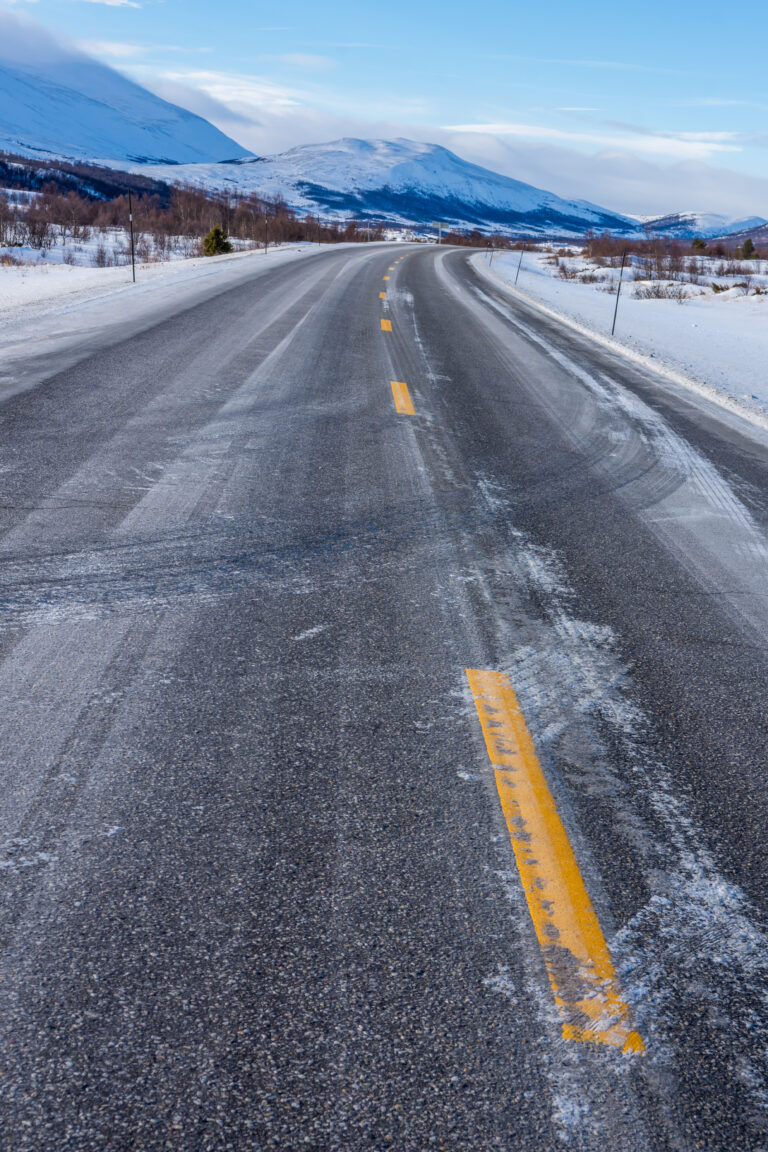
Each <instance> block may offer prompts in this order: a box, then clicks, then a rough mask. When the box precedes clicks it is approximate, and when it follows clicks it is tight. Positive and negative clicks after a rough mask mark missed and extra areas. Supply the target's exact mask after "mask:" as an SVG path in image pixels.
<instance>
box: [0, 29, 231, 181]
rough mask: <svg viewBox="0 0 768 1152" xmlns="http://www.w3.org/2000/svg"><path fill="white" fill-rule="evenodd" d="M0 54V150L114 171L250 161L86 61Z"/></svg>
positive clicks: (197, 120) (203, 124) (199, 124)
mask: <svg viewBox="0 0 768 1152" xmlns="http://www.w3.org/2000/svg"><path fill="white" fill-rule="evenodd" d="M5 55H6V53H5V51H4V50H3V48H2V47H0V150H2V151H6V152H16V153H20V154H22V155H25V156H49V155H53V156H67V157H75V158H78V159H84V160H97V161H101V162H109V163H111V164H116V165H119V164H130V163H148V162H151V163H163V164H173V165H175V164H192V163H201V162H208V163H210V162H215V161H219V160H232V159H237V158H240V157H245V156H248V155H249V153H248V152H247V151H246V150H245V149H244V148H241V146H240V145H239V144H236V143H235V141H234V140H231V139H230V138H229V137H228V136H225V135H224V133H223V132H220V131H219V130H218V128H214V126H213V125H212V124H209V123H208V121H207V120H203V119H202V118H201V117H200V116H195V115H194V114H193V113H192V112H186V111H185V110H184V109H183V108H177V107H176V105H174V104H169V103H167V101H165V100H161V99H160V98H159V97H158V96H154V95H153V94H152V93H151V92H148V91H147V90H146V89H145V88H141V87H140V86H139V85H138V84H134V83H133V82H132V81H131V80H128V79H127V77H125V76H122V75H121V74H120V73H119V72H115V71H114V70H113V69H112V68H107V67H105V66H104V65H103V64H100V63H99V62H98V61H96V60H92V59H91V58H89V57H87V56H76V55H74V54H72V55H68V56H67V55H64V54H62V55H60V56H59V57H57V58H54V59H53V60H48V61H46V62H45V63H44V64H42V63H41V64H40V65H39V66H38V65H35V64H33V63H31V62H24V63H22V64H19V63H12V62H10V61H8V60H7V59H4V57H5Z"/></svg>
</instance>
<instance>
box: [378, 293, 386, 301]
mask: <svg viewBox="0 0 768 1152" xmlns="http://www.w3.org/2000/svg"><path fill="white" fill-rule="evenodd" d="M386 298H387V294H386V292H379V300H386Z"/></svg>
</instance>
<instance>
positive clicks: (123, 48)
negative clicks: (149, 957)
mask: <svg viewBox="0 0 768 1152" xmlns="http://www.w3.org/2000/svg"><path fill="white" fill-rule="evenodd" d="M77 47H78V48H80V49H81V51H83V52H87V53H88V55H89V56H99V57H104V56H108V57H109V58H110V59H112V60H130V59H132V58H133V57H135V56H143V55H144V53H145V52H146V51H147V49H146V48H145V47H144V46H143V45H142V44H126V43H124V42H123V41H121V40H78V41H77Z"/></svg>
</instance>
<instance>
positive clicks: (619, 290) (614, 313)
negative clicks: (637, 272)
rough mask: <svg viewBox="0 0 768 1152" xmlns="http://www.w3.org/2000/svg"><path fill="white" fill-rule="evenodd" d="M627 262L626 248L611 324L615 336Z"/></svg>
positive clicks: (623, 254) (622, 256)
mask: <svg viewBox="0 0 768 1152" xmlns="http://www.w3.org/2000/svg"><path fill="white" fill-rule="evenodd" d="M626 262H627V250H626V248H625V249H624V251H623V252H622V255H621V269H620V271H619V283H618V284H617V285H616V307H615V308H614V310H613V324H612V326H611V336H613V334H614V332H615V331H616V317H617V315H618V313H619V296H620V295H621V281H622V280H623V278H624V265H625V264H626Z"/></svg>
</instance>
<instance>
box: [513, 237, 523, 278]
mask: <svg viewBox="0 0 768 1152" xmlns="http://www.w3.org/2000/svg"><path fill="white" fill-rule="evenodd" d="M523 256H525V244H523V246H522V248H521V249H520V259H519V260H518V262H517V272H515V284H517V278H518V276H519V275H520V269H521V268H522V266H523Z"/></svg>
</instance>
